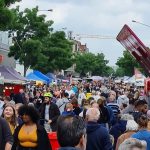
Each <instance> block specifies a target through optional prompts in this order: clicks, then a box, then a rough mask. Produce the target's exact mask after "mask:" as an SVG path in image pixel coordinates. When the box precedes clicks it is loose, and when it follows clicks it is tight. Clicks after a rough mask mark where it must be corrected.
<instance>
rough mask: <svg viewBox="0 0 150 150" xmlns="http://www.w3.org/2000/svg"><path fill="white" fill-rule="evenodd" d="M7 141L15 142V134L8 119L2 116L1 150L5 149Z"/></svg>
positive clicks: (0, 126)
mask: <svg viewBox="0 0 150 150" xmlns="http://www.w3.org/2000/svg"><path fill="white" fill-rule="evenodd" d="M7 142H8V143H10V144H13V136H12V134H11V131H10V128H9V125H8V123H7V122H6V120H5V119H3V118H1V117H0V150H4V149H5V145H6V143H7Z"/></svg>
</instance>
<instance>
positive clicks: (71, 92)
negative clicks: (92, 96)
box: [65, 90, 75, 98]
mask: <svg viewBox="0 0 150 150" xmlns="http://www.w3.org/2000/svg"><path fill="white" fill-rule="evenodd" d="M65 92H66V93H68V94H69V98H70V97H71V95H72V94H75V92H74V91H73V90H70V91H68V90H66V91H65Z"/></svg>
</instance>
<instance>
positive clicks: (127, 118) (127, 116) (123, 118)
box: [121, 114, 134, 121]
mask: <svg viewBox="0 0 150 150" xmlns="http://www.w3.org/2000/svg"><path fill="white" fill-rule="evenodd" d="M121 120H126V121H128V120H134V117H133V116H132V115H130V114H122V115H121Z"/></svg>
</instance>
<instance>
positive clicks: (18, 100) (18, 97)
mask: <svg viewBox="0 0 150 150" xmlns="http://www.w3.org/2000/svg"><path fill="white" fill-rule="evenodd" d="M14 101H15V103H16V104H17V103H22V104H27V101H26V98H25V93H18V94H16V95H15V97H14Z"/></svg>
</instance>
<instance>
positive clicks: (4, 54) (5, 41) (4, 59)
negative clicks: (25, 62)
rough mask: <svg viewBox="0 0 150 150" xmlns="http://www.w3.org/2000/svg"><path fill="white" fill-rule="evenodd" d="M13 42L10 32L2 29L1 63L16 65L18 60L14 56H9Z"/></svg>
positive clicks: (0, 37)
mask: <svg viewBox="0 0 150 150" xmlns="http://www.w3.org/2000/svg"><path fill="white" fill-rule="evenodd" d="M11 44H12V42H11V39H10V38H9V37H8V32H2V31H0V65H4V66H11V67H13V68H15V67H16V62H15V59H14V58H13V57H8V53H9V46H10V45H11Z"/></svg>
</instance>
